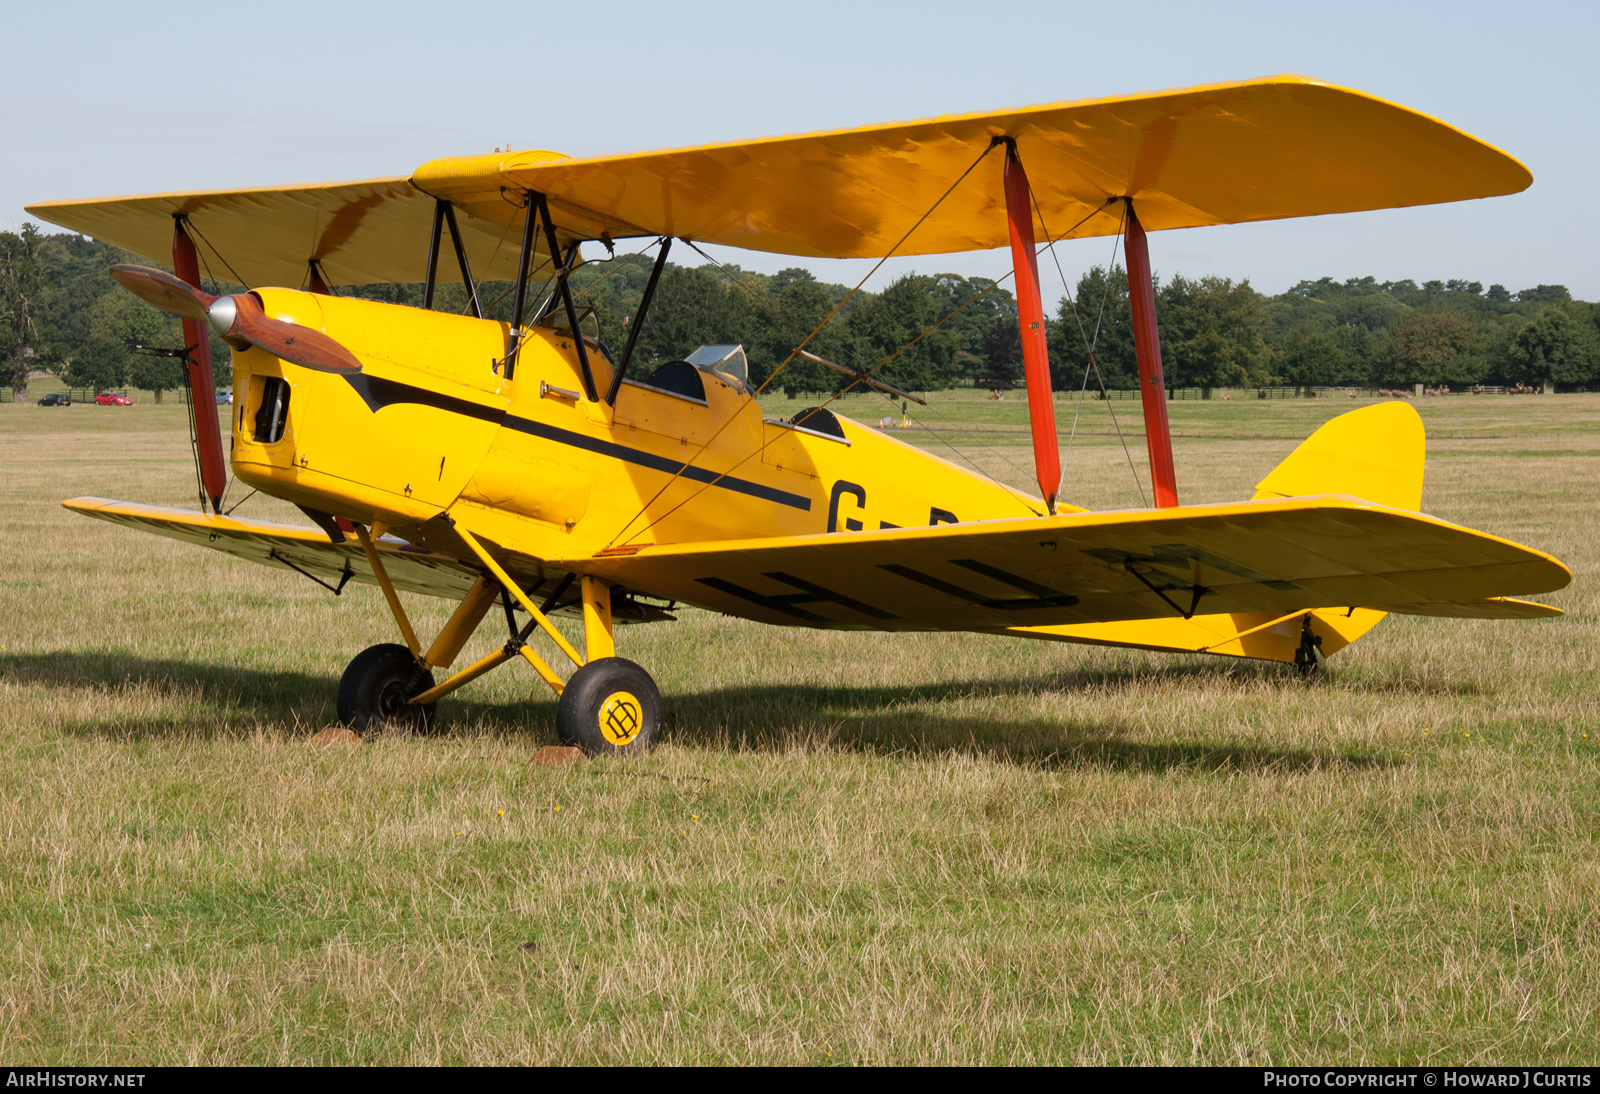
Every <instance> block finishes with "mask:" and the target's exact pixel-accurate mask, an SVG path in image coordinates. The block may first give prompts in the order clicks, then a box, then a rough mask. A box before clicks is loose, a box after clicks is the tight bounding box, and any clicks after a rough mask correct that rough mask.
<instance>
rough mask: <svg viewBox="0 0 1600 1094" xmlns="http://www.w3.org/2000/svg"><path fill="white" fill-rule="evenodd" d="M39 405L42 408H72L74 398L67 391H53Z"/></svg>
mask: <svg viewBox="0 0 1600 1094" xmlns="http://www.w3.org/2000/svg"><path fill="white" fill-rule="evenodd" d="M39 405H40V406H71V405H72V396H70V395H68V394H67V393H66V392H65V391H52V392H51V393H50V394H48V395H46V396H45V397H44V398H43V399H40V400H39Z"/></svg>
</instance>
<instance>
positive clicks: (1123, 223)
mask: <svg viewBox="0 0 1600 1094" xmlns="http://www.w3.org/2000/svg"><path fill="white" fill-rule="evenodd" d="M1028 193H1029V197H1030V198H1031V199H1032V201H1033V209H1034V212H1035V213H1037V214H1038V216H1039V224H1040V226H1041V227H1043V228H1044V234H1045V236H1046V237H1048V236H1049V235H1050V226H1049V225H1048V224H1046V223H1045V220H1044V210H1043V209H1040V208H1039V199H1038V197H1037V196H1035V195H1034V194H1033V190H1032V188H1031V187H1030V188H1029V191H1028ZM1115 200H1117V199H1116V198H1107V199H1106V200H1105V202H1104V204H1102V205H1101V206H1100V208H1099V209H1096V210H1095V211H1094V213H1090V214H1089V216H1094V215H1095V214H1096V213H1099V212H1100V211H1101V210H1103V209H1104V208H1105V207H1106V206H1107V205H1110V204H1111V203H1112V202H1113V201H1115ZM1088 219H1089V217H1084V218H1083V220H1080V221H1078V223H1077V224H1074V225H1073V226H1072V227H1071V228H1068V229H1067V231H1066V233H1065V235H1071V234H1072V233H1073V232H1075V231H1077V230H1078V228H1079V226H1081V225H1082V224H1083V223H1084V221H1086V220H1088ZM1127 226H1128V206H1127V203H1126V202H1124V203H1123V206H1122V218H1121V220H1120V221H1119V223H1118V226H1117V234H1116V236H1115V242H1113V243H1112V244H1111V267H1110V268H1107V270H1106V284H1105V289H1104V290H1103V291H1102V292H1101V294H1100V311H1099V313H1098V314H1097V315H1096V316H1095V321H1094V338H1093V340H1090V338H1089V337H1088V335H1086V334H1085V333H1084V330H1083V317H1082V316H1080V315H1079V314H1078V305H1077V303H1076V302H1074V301H1073V299H1072V290H1071V289H1067V305H1068V307H1070V308H1071V309H1072V318H1073V321H1074V322H1076V323H1077V325H1078V336H1079V337H1080V338H1082V339H1083V345H1084V349H1086V350H1087V351H1088V357H1089V364H1088V367H1086V368H1085V369H1084V371H1083V387H1084V390H1088V387H1089V369H1090V368H1093V369H1094V375H1095V378H1096V379H1097V380H1099V382H1100V394H1101V397H1102V398H1104V400H1105V404H1106V409H1107V410H1109V411H1110V412H1111V425H1112V428H1113V429H1115V430H1116V431H1117V439H1118V440H1120V441H1121V442H1122V454H1123V455H1124V456H1125V457H1127V460H1128V473H1129V474H1131V475H1132V476H1133V485H1134V486H1135V487H1137V488H1138V490H1139V504H1140V506H1141V507H1143V508H1149V503H1148V502H1147V501H1146V499H1145V494H1144V483H1143V482H1142V481H1141V480H1140V478H1139V472H1138V471H1137V470H1136V469H1135V468H1134V465H1133V453H1132V452H1130V451H1129V450H1128V439H1127V438H1126V437H1124V436H1123V435H1122V425H1121V423H1120V422H1118V421H1117V412H1116V409H1115V408H1113V407H1112V405H1111V395H1110V393H1109V392H1108V391H1107V390H1106V380H1105V377H1104V376H1102V375H1101V374H1100V363H1099V362H1098V361H1097V360H1095V355H1094V349H1095V346H1097V345H1099V343H1100V329H1101V327H1100V325H1101V323H1102V321H1103V320H1104V319H1105V314H1106V301H1107V300H1108V299H1109V298H1110V296H1111V275H1112V268H1114V267H1115V266H1116V262H1117V247H1118V246H1119V245H1120V244H1121V242H1122V236H1123V233H1124V232H1125V231H1126V230H1127ZM1063 238H1065V236H1063ZM1055 247H1056V243H1055V240H1054V239H1052V240H1051V241H1050V246H1049V247H1047V248H1046V250H1048V251H1049V252H1050V258H1051V260H1052V261H1053V262H1055V265H1056V274H1057V275H1058V276H1060V278H1061V285H1062V287H1063V288H1066V285H1067V275H1066V273H1065V272H1064V271H1063V270H1062V269H1061V259H1060V258H1059V257H1057V255H1056V253H1055ZM1082 409H1083V396H1082V393H1081V392H1080V394H1079V397H1078V410H1079V411H1080V412H1081V411H1082ZM1072 432H1073V437H1075V436H1076V435H1077V432H1078V417H1077V414H1074V415H1073V418H1072ZM1073 437H1068V439H1067V453H1068V456H1069V458H1070V456H1071V453H1072V440H1073Z"/></svg>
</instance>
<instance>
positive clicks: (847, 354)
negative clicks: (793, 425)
mask: <svg viewBox="0 0 1600 1094" xmlns="http://www.w3.org/2000/svg"><path fill="white" fill-rule="evenodd" d="M689 246H690V247H692V248H694V250H695V252H696V253H697V254H699V255H700V256H701V257H703V258H704V259H706V261H708V262H710V263H711V264H712V265H714V266H716V267H717V269H718V271H719V272H722V273H724V274H727V265H726V264H725V263H722V262H719V261H718V260H717V259H716V258H715V257H713V256H712V255H709V254H706V252H705V251H702V250H701V249H700V248H699V247H696V246H695V245H694V243H693V242H689ZM727 276H728V283H729V284H731V285H735V286H737V287H738V288H739V289H741V290H742V291H743V292H745V293H746V295H748V296H749V297H750V299H752V300H754V301H756V302H757V303H759V304H762V305H764V306H766V307H767V308H769V309H770V310H771V311H773V312H774V313H776V314H777V316H778V317H779V318H780V319H782V320H785V321H786V322H789V323H791V324H793V325H794V328H795V329H796V330H800V329H802V326H803V325H802V323H801V322H800V321H799V320H798V319H797V318H796V317H795V316H794V315H792V314H791V313H789V312H788V311H786V310H785V309H784V307H783V305H782V304H780V303H779V302H778V301H776V300H774V299H773V298H772V297H771V296H770V295H766V294H760V293H757V292H756V290H755V289H754V288H752V287H751V286H750V285H749V283H748V282H746V281H744V280H741V279H739V278H736V277H733V276H732V275H731V274H727ZM822 337H826V332H823V335H822ZM841 349H842V350H843V352H842V353H841V352H839V351H840V350H841ZM832 354H833V356H834V357H836V358H843V359H844V360H846V361H848V362H849V363H850V364H852V365H856V364H857V362H858V360H859V358H858V357H857V355H856V353H855V351H854V350H852V349H850V348H849V347H847V346H835V347H834V349H833V351H832ZM857 371H858V372H859V371H860V368H859V366H858V367H857ZM764 386H765V385H763V387H764ZM846 390H847V389H846ZM842 394H844V390H840V389H838V388H836V389H835V395H842ZM876 394H879V395H882V396H883V397H884V398H886V399H888V400H889V402H890V403H891V404H892V403H893V402H894V401H895V400H894V396H892V395H890V394H889V393H888V392H886V391H884V392H876ZM830 401H831V400H830ZM824 405H826V404H824ZM928 410H929V411H930V412H932V413H934V414H937V415H938V416H939V417H940V418H942V419H943V420H944V421H945V422H946V423H948V424H949V425H950V426H952V427H954V426H955V424H956V423H955V421H954V420H953V419H951V418H950V417H949V415H946V414H944V413H941V412H940V411H939V410H938V409H937V408H936V407H934V406H933V405H932V404H928ZM903 413H904V414H905V416H906V417H907V418H909V419H911V420H912V421H915V422H916V423H917V425H918V426H920V427H921V428H923V429H925V430H927V431H928V432H929V433H930V434H933V435H934V436H937V434H936V433H934V430H933V428H932V427H931V426H929V425H928V424H927V423H926V422H923V421H921V420H920V419H918V418H916V417H914V416H913V415H912V414H911V413H910V412H908V411H906V412H903ZM939 439H940V441H941V442H942V443H944V444H945V445H946V446H947V447H949V448H950V450H951V451H952V452H955V453H956V454H957V455H959V456H960V457H961V458H962V459H963V460H965V461H966V462H967V463H968V464H970V465H971V466H972V469H973V470H974V471H976V472H977V473H978V474H980V475H982V476H983V477H984V478H986V479H988V480H989V481H990V482H992V483H994V484H995V485H996V486H998V487H1000V488H1001V489H1002V490H1005V491H1007V492H1009V493H1013V494H1016V493H1018V491H1017V490H1016V489H1015V488H1013V487H1011V486H1008V485H1007V484H1005V483H1003V482H1001V481H1000V480H999V479H997V478H995V477H994V475H992V474H990V473H989V471H988V470H986V469H985V468H984V467H983V465H982V464H980V463H978V461H977V460H974V459H973V458H972V457H971V456H969V455H967V454H966V453H965V452H962V451H961V450H960V449H958V448H956V447H955V446H954V445H951V444H950V443H949V442H948V441H945V440H944V439H943V438H939ZM977 443H978V445H979V447H981V448H982V449H983V450H984V451H985V452H988V453H989V454H990V455H991V456H993V457H994V458H995V459H997V460H999V461H1001V462H1002V463H1005V464H1007V465H1008V466H1010V467H1011V469H1012V470H1014V471H1016V472H1017V473H1018V474H1020V475H1022V476H1024V479H1026V476H1027V471H1025V470H1024V469H1023V468H1021V467H1018V466H1017V465H1016V464H1015V463H1012V462H1011V460H1009V459H1008V458H1006V457H1005V456H1003V455H1001V454H1000V453H999V452H998V451H996V450H995V449H994V448H992V447H990V445H989V444H988V443H987V442H985V441H982V440H979V441H978V442H977ZM1024 504H1026V501H1025V499H1024ZM1030 508H1031V506H1030Z"/></svg>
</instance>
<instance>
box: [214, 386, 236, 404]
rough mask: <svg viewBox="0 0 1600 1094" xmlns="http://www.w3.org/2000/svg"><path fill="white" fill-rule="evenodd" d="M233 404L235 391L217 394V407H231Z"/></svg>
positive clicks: (230, 390) (229, 390) (230, 389)
mask: <svg viewBox="0 0 1600 1094" xmlns="http://www.w3.org/2000/svg"><path fill="white" fill-rule="evenodd" d="M232 403H233V389H232V388H229V389H228V390H227V391H219V392H217V405H218V406H231V405H232Z"/></svg>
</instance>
